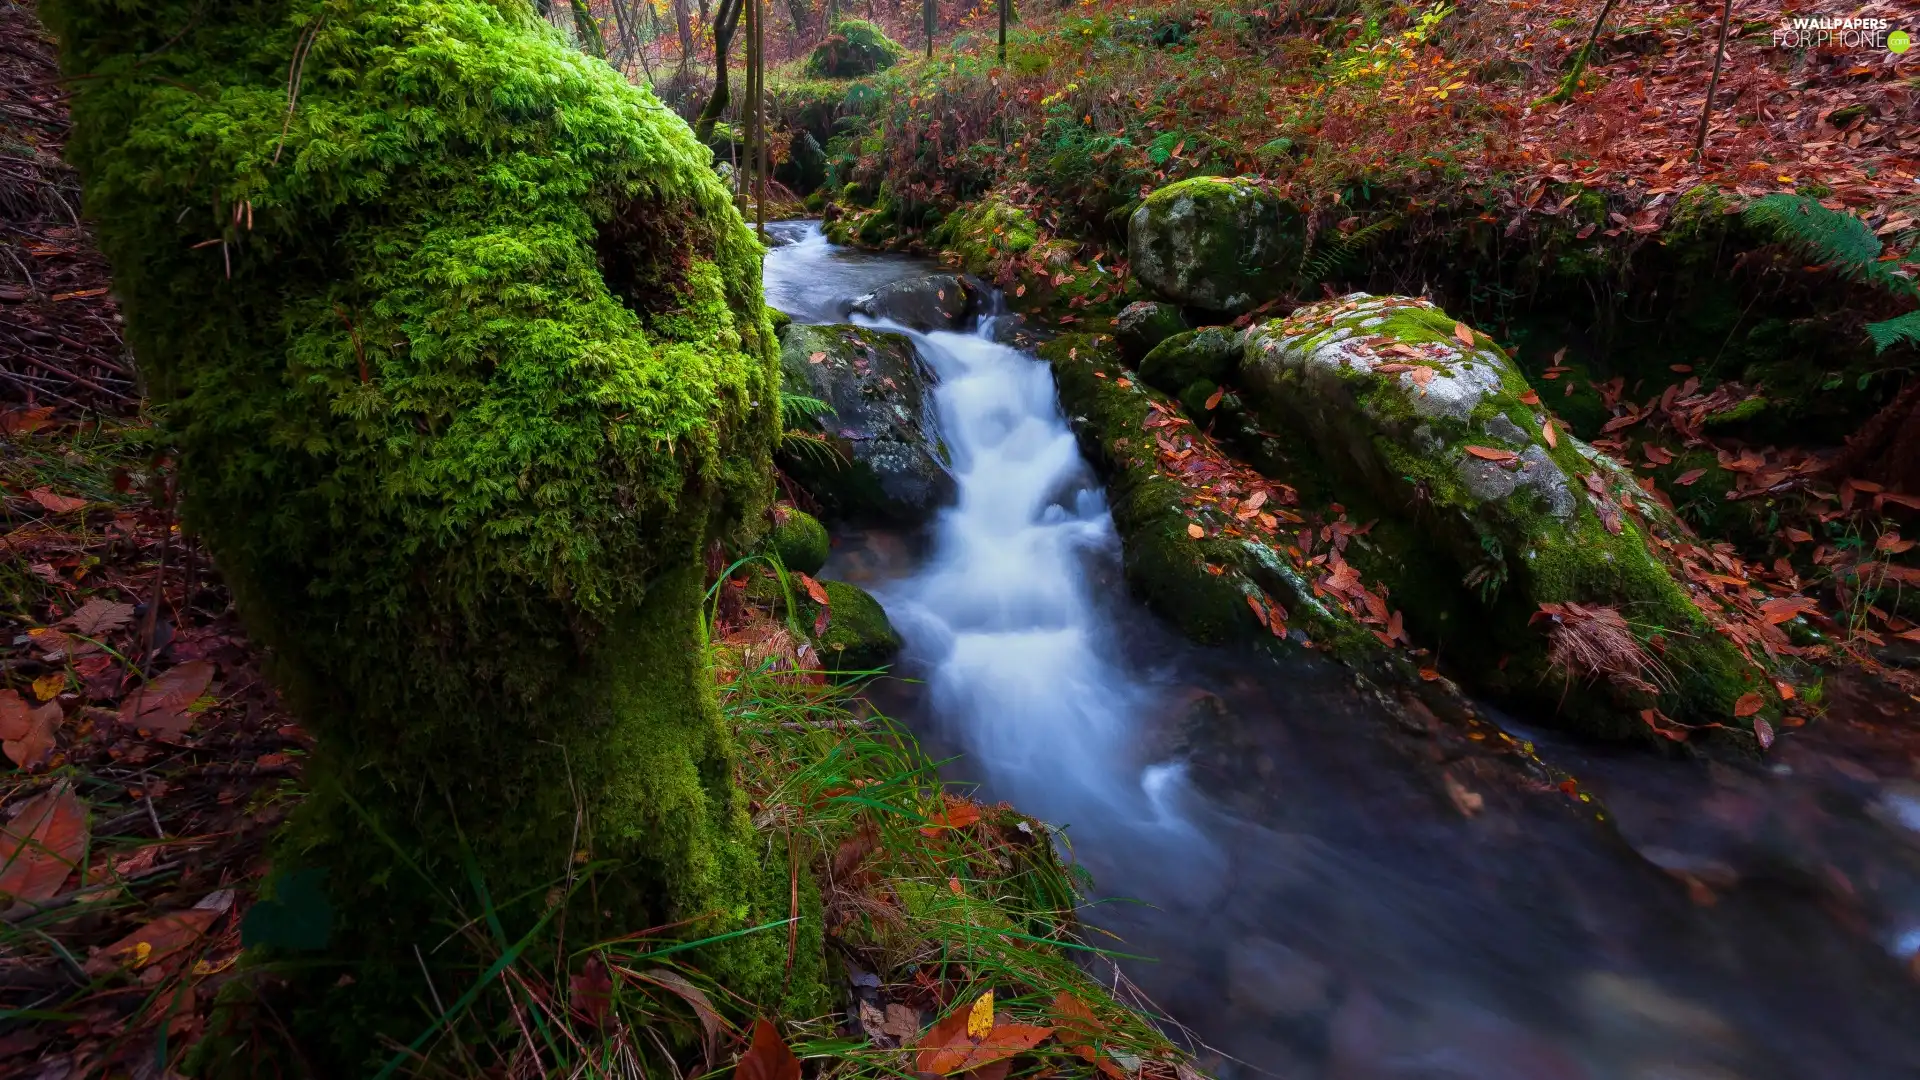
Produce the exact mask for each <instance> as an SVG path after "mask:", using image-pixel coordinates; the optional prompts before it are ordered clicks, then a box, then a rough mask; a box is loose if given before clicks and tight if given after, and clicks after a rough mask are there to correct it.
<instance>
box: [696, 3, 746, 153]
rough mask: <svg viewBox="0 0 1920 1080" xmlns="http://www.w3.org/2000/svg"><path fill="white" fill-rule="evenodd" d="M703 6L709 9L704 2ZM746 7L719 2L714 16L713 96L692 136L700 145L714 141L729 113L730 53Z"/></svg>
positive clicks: (702, 112)
mask: <svg viewBox="0 0 1920 1080" xmlns="http://www.w3.org/2000/svg"><path fill="white" fill-rule="evenodd" d="M701 6H702V7H703V8H704V7H705V6H706V4H705V0H702V2H701ZM745 7H746V0H720V6H719V7H718V8H716V9H715V10H714V13H713V94H712V95H711V96H709V97H708V98H707V107H706V108H704V109H701V110H700V119H699V120H697V121H695V122H694V125H693V134H694V136H695V137H696V138H698V139H699V140H700V141H701V142H707V141H709V140H711V139H712V138H713V126H714V125H715V124H717V123H719V122H720V114H721V113H724V112H726V111H727V105H728V104H729V102H730V101H731V96H730V95H729V93H728V89H727V53H728V52H729V51H730V50H731V49H732V48H733V32H734V31H735V30H738V29H739V28H740V13H741V11H743V10H744V9H745Z"/></svg>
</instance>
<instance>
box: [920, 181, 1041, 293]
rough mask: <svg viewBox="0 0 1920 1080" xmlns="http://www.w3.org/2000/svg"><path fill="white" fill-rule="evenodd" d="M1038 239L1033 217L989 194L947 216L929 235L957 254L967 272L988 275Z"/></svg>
mask: <svg viewBox="0 0 1920 1080" xmlns="http://www.w3.org/2000/svg"><path fill="white" fill-rule="evenodd" d="M1039 238H1040V227H1039V226H1038V225H1037V224H1035V223H1034V220H1033V218H1032V216H1030V215H1029V214H1028V213H1027V212H1026V211H1025V210H1022V209H1021V208H1020V207H1017V206H1014V205H1013V204H1012V203H1009V202H1007V201H1005V200H1004V199H1001V198H999V197H997V196H992V195H989V196H987V197H986V198H983V199H981V200H979V201H978V202H975V203H972V204H971V205H968V206H966V207H963V208H962V209H961V210H959V211H958V212H956V213H953V214H950V215H948V216H947V218H946V220H944V221H942V222H941V223H940V227H939V228H938V229H935V230H934V232H933V234H932V237H931V239H932V240H933V242H934V243H936V244H938V245H939V246H941V247H943V248H945V249H946V250H948V251H950V252H952V253H953V254H954V255H955V256H956V257H958V258H959V260H960V265H961V267H962V268H963V269H965V270H966V271H967V273H969V274H978V275H980V276H981V277H988V278H991V277H993V276H994V275H995V274H996V272H997V271H998V270H999V269H1000V267H1001V265H1002V264H1004V263H1005V262H1006V260H1007V259H1008V258H1010V257H1012V256H1016V255H1025V254H1026V253H1027V252H1029V251H1031V250H1033V245H1034V244H1035V243H1037V242H1038V241H1039Z"/></svg>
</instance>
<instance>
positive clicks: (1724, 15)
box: [1693, 0, 1733, 165]
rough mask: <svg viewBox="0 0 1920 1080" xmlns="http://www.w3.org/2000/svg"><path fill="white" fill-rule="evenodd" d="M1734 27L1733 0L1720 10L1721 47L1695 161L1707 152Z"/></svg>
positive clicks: (1715, 58)
mask: <svg viewBox="0 0 1920 1080" xmlns="http://www.w3.org/2000/svg"><path fill="white" fill-rule="evenodd" d="M1732 25H1733V0H1725V4H1724V5H1723V6H1722V7H1721V9H1720V45H1719V47H1718V48H1716V49H1715V50H1714V53H1713V78H1711V79H1708V80H1707V103H1706V105H1705V106H1704V107H1702V108H1701V110H1700V134H1699V135H1698V136H1697V137H1695V139H1694V140H1693V160H1694V163H1695V164H1696V165H1697V164H1699V162H1700V155H1702V154H1704V153H1706V152H1707V125H1708V124H1709V123H1711V122H1712V121H1713V92H1714V91H1715V90H1718V89H1719V88H1720V64H1721V63H1722V62H1723V61H1724V60H1726V58H1727V30H1728V28H1729V27H1731V26H1732Z"/></svg>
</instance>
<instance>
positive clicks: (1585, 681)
mask: <svg viewBox="0 0 1920 1080" xmlns="http://www.w3.org/2000/svg"><path fill="white" fill-rule="evenodd" d="M1176 340H1177V339H1176ZM1242 342H1243V347H1242V349H1241V353H1240V357H1239V368H1238V371H1237V373H1236V375H1235V381H1236V382H1237V383H1238V385H1239V388H1240V390H1241V391H1242V393H1243V394H1244V396H1245V399H1246V401H1247V403H1248V407H1249V408H1251V409H1252V410H1253V412H1254V413H1255V414H1256V416H1258V417H1259V418H1260V419H1261V421H1262V429H1263V430H1268V431H1288V432H1293V433H1297V435H1296V438H1297V439H1298V440H1299V441H1301V442H1302V443H1303V444H1304V447H1303V457H1304V458H1313V459H1317V464H1315V465H1314V466H1313V467H1314V468H1316V469H1317V468H1319V467H1322V466H1323V467H1324V469H1325V471H1326V472H1327V473H1329V474H1331V475H1332V476H1334V477H1337V478H1338V479H1339V480H1340V481H1341V482H1342V483H1344V484H1347V485H1352V486H1354V487H1356V488H1358V489H1361V490H1363V491H1364V492H1365V493H1366V494H1368V495H1369V496H1370V497H1372V498H1373V499H1375V500H1377V503H1378V505H1380V506H1381V507H1383V508H1386V509H1388V510H1389V511H1399V512H1401V516H1402V520H1404V521H1405V523H1406V525H1407V526H1410V527H1411V530H1410V531H1403V535H1406V536H1408V537H1409V538H1410V539H1411V540H1412V542H1413V543H1412V544H1411V545H1403V546H1407V547H1408V550H1405V551H1400V552H1395V553H1394V555H1395V556H1396V557H1401V558H1404V559H1406V560H1408V562H1407V564H1406V565H1408V566H1409V567H1412V566H1413V565H1414V564H1415V561H1418V560H1424V566H1423V567H1422V568H1421V569H1418V570H1411V569H1410V570H1409V571H1408V574H1409V575H1410V577H1409V578H1407V579H1405V580H1403V581H1402V582H1401V583H1400V585H1402V586H1405V587H1402V588H1398V589H1396V591H1395V596H1396V597H1400V596H1405V597H1406V601H1407V603H1408V612H1407V615H1408V621H1409V623H1410V624H1417V625H1425V626H1434V625H1436V624H1438V623H1441V622H1442V621H1444V622H1445V623H1446V624H1447V625H1451V626H1459V627H1464V626H1472V627H1473V628H1474V634H1475V638H1474V643H1475V651H1477V653H1479V654H1484V656H1485V657H1486V659H1487V660H1488V661H1489V663H1488V664H1486V665H1485V666H1484V667H1483V668H1481V669H1480V670H1479V671H1478V672H1477V673H1476V674H1477V681H1482V682H1483V683H1484V684H1485V685H1486V686H1487V687H1488V688H1490V689H1493V690H1495V691H1504V692H1511V693H1513V694H1516V695H1521V696H1524V695H1528V694H1533V695H1535V696H1540V697H1541V701H1542V703H1543V704H1549V703H1548V702H1547V700H1546V698H1545V697H1544V696H1542V695H1541V692H1540V691H1539V690H1538V689H1537V688H1538V687H1541V686H1547V685H1551V687H1552V690H1551V694H1552V695H1553V697H1554V699H1555V700H1553V701H1552V702H1551V703H1550V707H1551V708H1552V709H1553V710H1555V711H1557V712H1560V713H1561V715H1562V716H1563V717H1564V718H1566V721H1567V722H1568V723H1570V724H1571V726H1575V727H1581V728H1585V729H1589V730H1592V731H1594V732H1595V733H1598V734H1606V735H1615V736H1624V735H1632V734H1636V733H1637V734H1643V735H1644V734H1645V733H1646V732H1645V725H1644V723H1642V722H1640V721H1638V720H1637V716H1638V712H1639V710H1640V709H1642V708H1645V707H1646V705H1647V704H1649V700H1648V699H1649V698H1650V697H1652V696H1653V695H1652V693H1651V692H1650V691H1649V690H1647V689H1646V688H1647V687H1649V686H1650V685H1651V684H1650V682H1647V681H1642V682H1641V683H1639V684H1637V685H1636V684H1633V683H1630V682H1626V681H1623V680H1618V679H1611V678H1607V677H1603V674H1602V671H1601V670H1599V669H1591V670H1579V671H1573V672H1568V671H1565V670H1562V669H1559V668H1555V667H1553V666H1552V665H1551V664H1550V662H1549V654H1548V640H1549V639H1548V636H1547V634H1546V633H1544V632H1542V630H1541V629H1540V628H1539V626H1538V621H1537V620H1536V619H1535V616H1536V614H1538V613H1539V612H1540V606H1541V605H1542V604H1565V603H1569V602H1573V603H1578V604H1585V605H1596V606H1606V607H1611V608H1614V609H1616V610H1619V611H1625V612H1631V613H1632V614H1631V618H1632V620H1633V622H1634V624H1635V625H1637V626H1639V627H1643V628H1645V627H1662V628H1664V629H1665V632H1664V633H1663V635H1662V640H1661V642H1660V643H1657V644H1646V642H1647V635H1648V634H1649V633H1650V632H1651V631H1648V630H1645V629H1642V630H1641V631H1640V637H1639V640H1640V641H1641V642H1642V645H1641V647H1642V648H1644V649H1646V650H1647V654H1648V655H1649V656H1651V655H1653V653H1655V652H1658V653H1659V657H1658V662H1657V663H1658V668H1657V674H1658V676H1659V679H1660V680H1661V682H1662V686H1661V687H1660V693H1659V694H1658V705H1657V707H1658V708H1660V709H1661V711H1662V712H1663V713H1664V714H1665V715H1667V716H1672V717H1682V716H1684V717H1686V718H1687V719H1688V720H1689V722H1696V721H1710V722H1713V723H1715V724H1718V723H1721V722H1726V721H1728V720H1729V718H1731V717H1732V715H1733V703H1734V701H1735V700H1736V699H1737V698H1739V697H1740V696H1741V695H1742V694H1745V693H1749V692H1757V693H1760V694H1761V695H1762V697H1763V698H1764V699H1768V700H1769V701H1770V700H1771V698H1772V693H1771V690H1770V688H1769V687H1768V685H1767V682H1766V679H1765V676H1766V674H1767V673H1766V671H1765V670H1764V669H1762V668H1760V667H1759V666H1757V665H1756V664H1754V663H1752V662H1750V661H1748V660H1747V659H1746V658H1745V656H1743V655H1742V654H1741V653H1740V651H1739V650H1738V648H1737V647H1736V646H1735V645H1734V644H1733V643H1732V642H1731V641H1729V640H1728V638H1727V637H1726V636H1725V635H1723V634H1721V633H1720V632H1718V631H1717V630H1716V629H1715V627H1714V626H1712V625H1711V624H1709V623H1708V621H1707V619H1706V617H1705V616H1704V615H1703V614H1702V613H1701V611H1700V609H1699V608H1698V607H1697V606H1695V605H1694V603H1693V601H1692V598H1691V596H1690V594H1689V592H1688V591H1687V589H1686V587H1685V586H1684V585H1682V584H1681V583H1680V582H1679V581H1677V580H1676V579H1675V577H1674V575H1673V572H1672V571H1671V570H1670V569H1669V567H1668V565H1667V564H1666V562H1664V561H1663V559H1662V556H1661V554H1660V552H1659V550H1658V549H1657V548H1656V547H1655V546H1652V545H1650V544H1649V542H1648V539H1647V538H1648V536H1649V535H1656V534H1657V535H1662V536H1666V537H1670V538H1671V539H1673V540H1681V539H1684V538H1685V536H1686V535H1687V534H1686V533H1685V531H1684V529H1683V528H1682V527H1680V526H1679V525H1678V523H1677V522H1676V521H1675V520H1674V518H1673V516H1672V513H1671V511H1670V510H1669V509H1667V508H1666V507H1663V506H1660V505H1658V504H1656V503H1654V502H1653V501H1652V500H1651V499H1650V498H1649V497H1647V494H1646V492H1644V491H1643V490H1642V489H1640V488H1639V487H1638V485H1637V483H1636V481H1635V478H1634V477H1633V476H1632V475H1631V473H1630V472H1628V471H1627V470H1624V469H1622V468H1621V467H1619V466H1618V465H1617V464H1616V463H1614V462H1612V460H1611V459H1609V458H1607V457H1606V456H1605V455H1603V454H1599V453H1598V452H1597V451H1594V449H1593V448H1592V447H1590V446H1587V445H1585V444H1584V443H1581V442H1580V441H1579V440H1577V439H1574V438H1573V437H1572V436H1570V435H1565V434H1558V435H1556V437H1555V439H1554V440H1553V442H1552V443H1551V444H1549V443H1548V441H1547V439H1546V436H1545V434H1544V432H1543V428H1544V427H1545V426H1546V424H1547V421H1548V414H1547V413H1546V412H1545V411H1544V409H1542V408H1541V407H1540V406H1538V405H1537V404H1529V402H1530V401H1537V397H1536V396H1535V395H1533V394H1532V393H1530V388H1529V387H1528V385H1527V382H1526V379H1525V377H1524V376H1523V375H1522V374H1521V373H1520V371H1519V369H1518V368H1517V367H1516V366H1515V365H1514V364H1513V363H1512V362H1511V361H1510V360H1509V359H1508V358H1507V356H1506V354H1505V353H1504V352H1502V351H1501V350H1500V349H1499V347H1498V346H1496V345H1495V344H1494V343H1493V342H1492V341H1491V340H1490V339H1488V338H1487V337H1486V336H1485V335H1482V334H1476V333H1474V332H1473V331H1471V330H1470V329H1468V328H1467V327H1465V326H1464V325H1463V324H1460V323H1458V322H1456V321H1455V320H1454V319H1453V318H1452V317H1451V316H1449V315H1447V314H1446V313H1445V312H1443V311H1441V310H1439V309H1438V308H1436V307H1434V306H1433V305H1432V304H1430V303H1427V302H1426V301H1423V300H1414V299H1409V298H1404V297H1381V296H1370V295H1367V294H1365V293H1354V294H1352V295H1350V296H1346V297H1342V298H1340V299H1337V300H1329V301H1326V302H1323V303H1318V304H1311V305H1307V306H1305V307H1302V308H1299V309H1297V310H1296V311H1294V312H1293V313H1292V314H1291V315H1289V316H1287V317H1286V318H1284V319H1274V320H1269V321H1267V322H1265V323H1260V324H1256V325H1254V326H1253V327H1250V328H1249V329H1248V330H1247V331H1246V333H1245V334H1244V336H1243V338H1242ZM1166 347H1167V346H1166V344H1163V345H1162V346H1161V348H1166ZM1149 359H1151V357H1150V358H1149ZM1146 369H1147V363H1146V362H1143V363H1142V368H1141V377H1142V379H1146V378H1147V370H1146ZM1523 398H1524V399H1526V400H1523ZM1296 464H1298V462H1296ZM1575 477H1578V479H1577V480H1576V479H1575ZM1278 479H1282V480H1285V479H1287V478H1286V477H1278ZM1375 535H1376V536H1378V535H1380V534H1378V533H1376V534H1375ZM1415 546H1417V550H1415ZM1449 562H1451V563H1452V567H1451V568H1449V567H1447V566H1446V564H1447V563H1449ZM1456 575H1459V576H1461V577H1464V578H1465V579H1466V583H1467V584H1468V586H1469V587H1471V588H1472V589H1473V590H1474V591H1473V592H1471V593H1466V594H1464V595H1462V596H1460V597H1459V598H1457V599H1448V598H1447V595H1446V594H1445V593H1444V592H1443V591H1439V590H1434V589H1428V588H1417V587H1415V586H1419V585H1422V584H1424V583H1426V582H1431V581H1432V580H1433V579H1434V578H1442V579H1445V578H1449V577H1455V576H1456ZM1456 579H1457V578H1456ZM1461 602H1471V603H1473V604H1474V605H1475V606H1476V607H1478V608H1479V609H1480V610H1468V611H1464V612H1455V611H1450V610H1448V608H1447V607H1445V606H1441V607H1433V606H1422V605H1453V604H1458V603H1461ZM1560 625H1561V624H1559V623H1551V624H1549V626H1550V627H1558V626H1560ZM1662 650H1664V651H1662ZM1466 659H1467V661H1468V662H1469V663H1472V662H1474V661H1473V659H1472V655H1471V654H1470V655H1469V656H1468V657H1467V658H1466ZM1496 659H1498V660H1500V663H1499V664H1497V665H1495V664H1493V663H1491V661H1493V660H1496ZM1603 662H1604V660H1603ZM1647 669H1648V670H1654V663H1653V662H1652V661H1649V662H1648V664H1647ZM1668 676H1671V678H1669V677H1668ZM1529 683H1531V686H1530V685H1529ZM1563 695H1564V696H1563Z"/></svg>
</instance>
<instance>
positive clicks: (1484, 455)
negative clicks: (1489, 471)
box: [1462, 446, 1520, 461]
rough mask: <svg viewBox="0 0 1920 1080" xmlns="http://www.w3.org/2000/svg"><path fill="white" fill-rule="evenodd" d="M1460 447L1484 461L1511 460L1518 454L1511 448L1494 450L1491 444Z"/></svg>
mask: <svg viewBox="0 0 1920 1080" xmlns="http://www.w3.org/2000/svg"><path fill="white" fill-rule="evenodd" d="M1462 449H1464V450H1466V452H1467V453H1469V454H1472V455H1473V456H1474V457H1477V458H1481V459H1483V460H1485V461H1512V460H1513V459H1515V458H1517V457H1519V456H1520V455H1519V454H1516V453H1514V452H1513V451H1511V450H1496V449H1494V448H1493V447H1491V446H1468V447H1463V448H1462Z"/></svg>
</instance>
